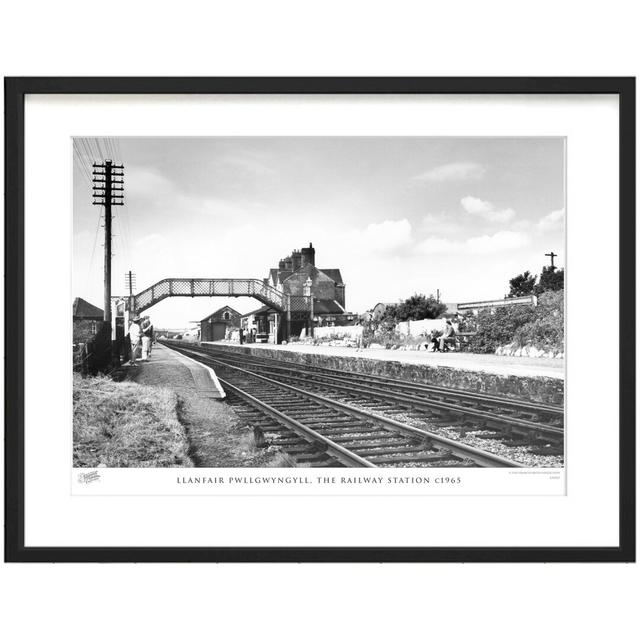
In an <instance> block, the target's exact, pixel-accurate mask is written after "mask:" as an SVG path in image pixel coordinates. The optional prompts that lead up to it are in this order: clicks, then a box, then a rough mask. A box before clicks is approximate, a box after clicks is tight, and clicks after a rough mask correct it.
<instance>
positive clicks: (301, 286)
mask: <svg viewBox="0 0 640 640" xmlns="http://www.w3.org/2000/svg"><path fill="white" fill-rule="evenodd" d="M264 283H265V284H268V285H270V286H272V287H274V288H275V289H278V291H281V292H282V293H284V294H285V295H289V296H291V298H292V299H293V298H302V297H307V298H310V299H311V300H312V303H311V309H310V310H309V311H292V312H291V319H290V331H291V336H299V335H301V333H302V332H303V331H304V332H306V333H307V335H308V334H310V333H311V331H312V330H313V327H317V326H338V325H344V324H349V323H351V322H353V321H354V320H355V319H356V315H355V314H352V313H349V312H347V310H346V307H345V284H344V281H343V280H342V274H341V273H340V269H337V268H331V269H326V268H322V269H321V268H319V267H317V266H316V250H315V248H314V247H313V244H311V243H309V246H308V247H304V248H302V249H301V250H299V251H298V250H294V251H292V252H291V254H290V255H288V256H286V257H284V258H281V259H280V260H279V261H278V266H277V267H274V268H272V269H270V270H269V275H268V276H267V277H266V278H265V279H264ZM242 323H243V329H244V330H245V331H246V332H249V333H251V331H252V330H254V333H255V334H256V339H257V340H258V341H261V342H266V341H269V342H273V341H274V339H275V337H274V336H275V333H276V332H277V327H278V324H277V323H278V318H277V314H276V313H275V312H274V311H273V309H271V308H270V307H267V306H264V307H260V308H259V309H256V310H255V311H252V312H251V313H248V314H245V315H244V316H243V320H242Z"/></svg>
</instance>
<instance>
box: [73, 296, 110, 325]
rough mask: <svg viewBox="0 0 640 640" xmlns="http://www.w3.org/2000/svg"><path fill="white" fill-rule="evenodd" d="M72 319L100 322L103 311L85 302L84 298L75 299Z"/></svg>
mask: <svg viewBox="0 0 640 640" xmlns="http://www.w3.org/2000/svg"><path fill="white" fill-rule="evenodd" d="M73 317H74V318H91V319H92V320H93V319H97V320H102V319H103V317H104V311H103V310H102V309H100V308H98V307H96V306H95V305H93V304H91V303H90V302H87V301H86V300H85V299H84V298H76V299H75V300H74V301H73Z"/></svg>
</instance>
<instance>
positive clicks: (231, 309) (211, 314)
mask: <svg viewBox="0 0 640 640" xmlns="http://www.w3.org/2000/svg"><path fill="white" fill-rule="evenodd" d="M221 311H231V312H233V313H235V314H236V315H237V316H239V315H240V312H239V311H236V310H235V309H234V308H233V307H230V306H229V305H228V304H225V305H224V307H220V308H219V309H217V310H216V311H214V312H213V313H210V314H209V315H208V316H207V317H206V318H202V320H199V322H205V320H208V319H209V318H210V317H211V316H215V315H216V314H218V313H220V312H221Z"/></svg>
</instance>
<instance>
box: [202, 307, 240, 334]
mask: <svg viewBox="0 0 640 640" xmlns="http://www.w3.org/2000/svg"><path fill="white" fill-rule="evenodd" d="M241 317H242V316H241V314H240V312H239V311H236V310H235V309H233V308H232V307H230V306H229V305H225V306H224V307H220V309H218V310H217V311H214V312H213V313H212V314H210V315H208V316H207V317H206V318H202V320H200V339H201V340H202V341H203V342H214V341H215V340H224V339H225V337H226V336H227V335H228V331H229V330H231V331H233V329H239V328H240V318H241Z"/></svg>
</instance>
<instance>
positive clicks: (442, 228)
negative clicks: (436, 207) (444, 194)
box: [422, 212, 462, 234]
mask: <svg viewBox="0 0 640 640" xmlns="http://www.w3.org/2000/svg"><path fill="white" fill-rule="evenodd" d="M422 228H423V229H424V230H425V231H426V232H427V233H433V232H436V233H443V234H452V233H457V232H459V231H461V230H462V225H461V224H460V222H458V220H456V219H455V218H454V216H452V215H451V214H447V213H444V212H441V213H427V215H426V216H425V217H424V218H422Z"/></svg>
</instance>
